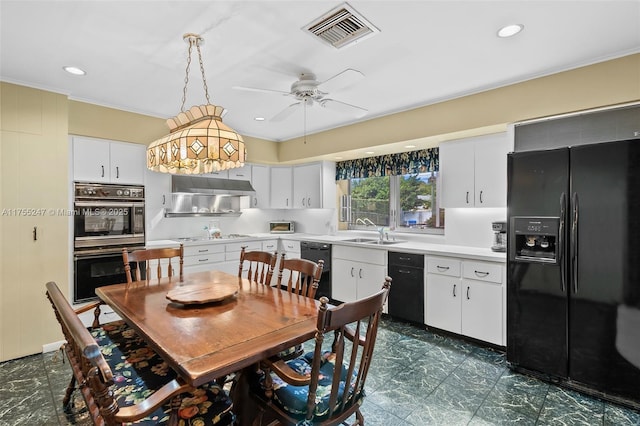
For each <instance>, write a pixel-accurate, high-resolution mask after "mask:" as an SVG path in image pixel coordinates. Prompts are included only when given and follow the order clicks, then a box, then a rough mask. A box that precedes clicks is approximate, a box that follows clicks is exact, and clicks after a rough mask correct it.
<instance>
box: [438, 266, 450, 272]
mask: <svg viewBox="0 0 640 426" xmlns="http://www.w3.org/2000/svg"><path fill="white" fill-rule="evenodd" d="M436 268H437V269H438V271H448V270H449V267H448V266H440V265H436Z"/></svg>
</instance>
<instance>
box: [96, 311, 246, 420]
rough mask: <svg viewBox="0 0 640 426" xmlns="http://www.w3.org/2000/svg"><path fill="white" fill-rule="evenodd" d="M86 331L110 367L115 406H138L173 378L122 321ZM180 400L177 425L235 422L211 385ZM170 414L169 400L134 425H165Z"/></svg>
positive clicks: (222, 394) (228, 402)
mask: <svg viewBox="0 0 640 426" xmlns="http://www.w3.org/2000/svg"><path fill="white" fill-rule="evenodd" d="M90 331H91V334H92V335H93V337H94V338H95V339H96V342H97V343H98V345H99V346H100V348H101V351H102V355H103V356H104V358H105V360H106V361H107V363H108V364H109V366H110V367H111V371H112V373H113V382H114V386H113V393H114V398H115V399H116V401H117V403H118V405H119V406H121V407H123V406H130V405H134V404H138V403H140V402H142V401H144V400H145V399H147V398H148V397H149V396H150V395H151V394H153V392H154V391H155V390H156V389H159V388H160V387H162V386H163V385H165V384H167V383H168V382H170V381H171V380H173V379H175V378H176V373H175V372H174V371H173V370H172V369H171V368H169V366H168V365H167V363H166V362H164V361H163V360H162V358H160V356H159V355H158V354H157V353H156V352H155V351H153V350H152V349H151V348H149V347H148V346H147V344H146V343H145V342H144V340H143V339H142V338H141V337H140V336H138V334H137V333H136V332H135V331H134V330H132V329H131V328H130V327H129V326H128V325H127V324H126V323H125V322H124V321H114V322H111V323H108V324H104V325H103V326H102V327H98V328H94V329H91V330H90ZM180 398H181V399H182V401H181V404H180V409H179V411H178V415H179V423H178V425H180V426H182V425H194V426H195V425H198V426H205V425H214V424H215V425H231V424H233V422H234V420H235V416H234V414H233V412H232V411H231V407H232V403H231V400H230V399H229V397H228V396H227V394H226V393H225V391H224V390H223V389H222V388H220V386H218V385H217V384H215V383H208V384H206V385H202V386H200V387H198V388H197V389H196V390H195V391H194V392H193V393H185V394H182V395H181V396H180ZM170 415H171V401H168V402H167V403H166V404H164V405H163V406H162V407H161V408H158V409H157V410H156V411H155V412H153V413H152V414H151V415H149V416H148V417H146V418H144V419H142V420H139V421H137V422H135V424H136V425H163V424H167V423H168V421H169V417H170Z"/></svg>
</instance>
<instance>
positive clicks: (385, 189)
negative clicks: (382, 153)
mask: <svg viewBox="0 0 640 426" xmlns="http://www.w3.org/2000/svg"><path fill="white" fill-rule="evenodd" d="M437 182H438V173H437V172H428V173H419V174H415V175H404V176H391V177H389V176H385V177H370V178H363V179H351V180H350V182H349V184H350V191H349V193H350V196H351V223H350V226H351V227H361V226H373V225H375V226H390V227H392V228H400V229H416V230H418V229H420V230H423V229H431V230H437V229H440V230H442V229H444V209H441V208H439V206H438V203H437ZM392 211H397V212H398V214H397V215H393V214H391V212H392Z"/></svg>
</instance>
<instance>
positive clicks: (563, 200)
mask: <svg viewBox="0 0 640 426" xmlns="http://www.w3.org/2000/svg"><path fill="white" fill-rule="evenodd" d="M566 210H567V194H565V193H564V192H563V193H562V194H560V225H559V227H558V262H560V289H561V290H562V292H563V293H564V292H565V289H566V287H567V283H566V278H565V275H566V269H567V264H566V260H565V256H564V227H565V224H564V222H565V215H566Z"/></svg>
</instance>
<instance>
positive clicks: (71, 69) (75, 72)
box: [62, 66, 86, 75]
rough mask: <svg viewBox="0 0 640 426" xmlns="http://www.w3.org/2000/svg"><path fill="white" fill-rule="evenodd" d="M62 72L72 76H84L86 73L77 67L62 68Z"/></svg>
mask: <svg viewBox="0 0 640 426" xmlns="http://www.w3.org/2000/svg"><path fill="white" fill-rule="evenodd" d="M62 69H63V70H65V71H66V72H68V73H69V74H73V75H85V74H86V71H85V70H82V69H80V68H78V67H70V66H67V67H62Z"/></svg>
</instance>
